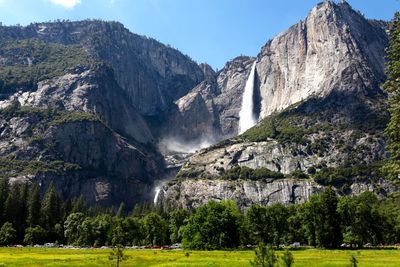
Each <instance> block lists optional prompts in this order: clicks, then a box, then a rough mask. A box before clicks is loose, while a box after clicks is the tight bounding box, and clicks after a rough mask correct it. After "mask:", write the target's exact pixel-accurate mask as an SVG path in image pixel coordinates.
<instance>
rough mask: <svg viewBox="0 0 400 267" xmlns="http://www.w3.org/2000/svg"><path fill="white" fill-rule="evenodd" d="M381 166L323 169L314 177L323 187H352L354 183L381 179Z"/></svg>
mask: <svg viewBox="0 0 400 267" xmlns="http://www.w3.org/2000/svg"><path fill="white" fill-rule="evenodd" d="M379 168H380V164H378V163H376V164H374V165H368V166H367V165H353V166H348V167H337V168H333V167H330V168H328V167H323V168H321V169H320V170H319V171H318V172H316V173H315V174H314V175H312V177H313V179H314V180H315V181H316V182H317V183H319V184H321V185H332V186H334V187H342V186H343V185H350V184H351V183H352V182H354V181H356V180H359V181H362V180H371V179H372V178H373V177H380V173H379Z"/></svg>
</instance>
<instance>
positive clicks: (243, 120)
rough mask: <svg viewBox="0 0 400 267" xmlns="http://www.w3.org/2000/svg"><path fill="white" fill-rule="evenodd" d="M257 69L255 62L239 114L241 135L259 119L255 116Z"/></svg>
mask: <svg viewBox="0 0 400 267" xmlns="http://www.w3.org/2000/svg"><path fill="white" fill-rule="evenodd" d="M255 69H256V61H254V63H253V66H252V67H251V71H250V75H249V78H248V79H247V82H246V86H245V88H244V93H243V98H242V107H241V109H240V112H239V134H241V133H244V132H245V131H246V130H247V129H249V128H251V127H253V126H254V125H255V124H256V123H257V118H256V117H255V115H254V103H253V95H254V77H255Z"/></svg>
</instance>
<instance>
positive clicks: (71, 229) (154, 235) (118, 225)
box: [0, 179, 400, 249]
mask: <svg viewBox="0 0 400 267" xmlns="http://www.w3.org/2000/svg"><path fill="white" fill-rule="evenodd" d="M0 225H1V228H0V245H12V244H27V245H33V244H43V243H49V242H51V243H59V244H70V245H78V246H97V247H99V246H104V245H109V246H115V245H118V244H121V245H127V246H132V245H152V246H155V245H159V246H162V245H168V244H174V243H182V245H183V246H184V247H185V248H189V249H230V248H240V247H245V246H247V245H249V244H250V245H254V244H258V243H260V242H263V243H265V244H269V245H273V246H279V245H281V244H286V245H288V244H291V243H294V242H300V243H301V244H305V245H311V246H315V247H324V248H336V247H339V246H340V245H341V244H342V243H347V244H348V245H349V246H353V247H362V246H364V245H365V244H368V243H369V244H371V245H383V244H393V243H399V242H400V194H399V193H397V194H393V195H391V196H390V197H388V198H387V199H378V198H377V196H376V195H375V194H374V193H371V192H365V193H363V194H361V195H360V196H346V197H341V198H339V197H338V196H337V195H336V193H335V191H334V190H333V189H332V188H330V187H328V188H327V189H326V190H325V191H324V192H323V193H321V194H319V195H315V196H312V197H311V198H310V199H309V201H307V202H306V203H304V204H293V205H289V206H285V205H282V204H273V205H268V206H262V205H252V206H250V207H248V208H247V209H246V210H245V211H240V210H239V208H238V207H237V205H236V204H235V203H234V202H233V201H229V200H225V201H220V202H216V201H210V202H208V203H207V204H205V205H203V206H201V207H199V208H197V209H193V210H185V209H171V210H169V211H162V210H159V209H157V208H156V207H154V206H153V205H152V204H141V205H137V206H136V207H135V208H134V209H133V210H132V211H130V212H127V210H126V208H125V205H124V204H123V203H121V205H120V207H119V209H118V210H114V209H104V208H96V207H95V208H90V209H89V208H87V207H86V206H85V203H84V200H83V198H82V197H80V198H77V199H74V200H71V201H70V200H68V201H63V200H62V198H61V196H60V194H59V193H58V192H57V190H56V188H55V187H54V185H53V184H50V186H49V187H48V189H47V191H46V192H45V194H44V195H43V197H41V195H40V188H39V186H38V185H35V184H34V185H32V186H30V187H28V185H26V184H18V183H14V184H13V185H10V184H9V182H8V180H7V179H2V180H1V181H0Z"/></svg>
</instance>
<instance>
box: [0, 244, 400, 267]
mask: <svg viewBox="0 0 400 267" xmlns="http://www.w3.org/2000/svg"><path fill="white" fill-rule="evenodd" d="M186 252H189V256H186V255H185V254H186ZM109 253H110V250H101V249H78V250H75V249H57V248H48V249H45V248H0V266H7V267H8V266H18V267H20V266H29V267H31V266H32V267H35V266H40V267H45V266H57V267H58V266H74V267H75V266H112V265H110V264H111V261H110V260H109V259H108V256H109ZM281 253H282V252H281V251H278V252H277V254H278V255H280V254H281ZM124 254H125V255H128V256H129V257H130V258H129V259H128V260H127V261H125V262H123V263H122V264H121V266H146V267H147V266H227V267H242V266H250V264H249V261H250V260H252V259H253V257H254V253H253V252H252V251H183V250H175V251H160V250H154V251H153V250H125V252H124ZM293 255H294V259H295V264H294V266H307V267H309V266H348V265H349V263H350V262H349V258H350V255H354V256H356V258H357V260H358V261H359V266H374V267H380V266H381V267H384V266H385V267H387V266H400V250H399V249H397V250H358V251H357V250H355V251H345V250H318V249H307V250H298V251H293ZM114 266H115V265H114Z"/></svg>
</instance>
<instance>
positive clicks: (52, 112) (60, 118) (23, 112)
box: [0, 103, 100, 127]
mask: <svg viewBox="0 0 400 267" xmlns="http://www.w3.org/2000/svg"><path fill="white" fill-rule="evenodd" d="M0 116H1V117H3V118H5V119H10V118H14V117H18V118H22V117H28V116H31V117H35V118H36V119H38V120H39V121H46V122H47V125H43V126H44V127H45V126H51V125H57V124H63V123H68V122H78V121H100V119H99V118H98V117H97V116H96V115H95V114H92V113H88V112H81V111H68V110H59V109H42V108H35V107H30V106H20V105H19V104H18V103H14V104H13V105H10V106H8V107H6V108H4V109H0ZM37 127H38V126H37Z"/></svg>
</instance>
